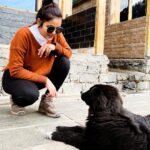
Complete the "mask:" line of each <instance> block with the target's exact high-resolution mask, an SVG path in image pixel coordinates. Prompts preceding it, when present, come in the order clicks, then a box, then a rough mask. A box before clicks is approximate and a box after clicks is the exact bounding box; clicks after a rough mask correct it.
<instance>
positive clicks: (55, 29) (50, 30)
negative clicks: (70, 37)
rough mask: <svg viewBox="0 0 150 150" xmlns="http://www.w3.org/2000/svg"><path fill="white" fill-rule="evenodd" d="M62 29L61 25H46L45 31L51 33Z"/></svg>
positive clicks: (59, 31) (57, 32)
mask: <svg viewBox="0 0 150 150" xmlns="http://www.w3.org/2000/svg"><path fill="white" fill-rule="evenodd" d="M63 30H64V29H63V28H62V27H54V26H49V27H47V33H53V32H54V31H56V34H59V33H61V32H62V31H63Z"/></svg>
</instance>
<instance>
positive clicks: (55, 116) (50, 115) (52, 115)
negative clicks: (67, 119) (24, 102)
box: [38, 109, 60, 118]
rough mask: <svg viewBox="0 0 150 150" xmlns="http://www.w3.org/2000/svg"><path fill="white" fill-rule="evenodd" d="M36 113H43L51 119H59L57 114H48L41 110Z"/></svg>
mask: <svg viewBox="0 0 150 150" xmlns="http://www.w3.org/2000/svg"><path fill="white" fill-rule="evenodd" d="M38 112H40V113H43V114H45V115H46V116H48V117H51V118H60V115H59V114H50V113H47V112H45V111H44V110H43V109H39V110H38Z"/></svg>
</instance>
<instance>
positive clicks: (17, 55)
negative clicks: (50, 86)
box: [9, 29, 47, 83]
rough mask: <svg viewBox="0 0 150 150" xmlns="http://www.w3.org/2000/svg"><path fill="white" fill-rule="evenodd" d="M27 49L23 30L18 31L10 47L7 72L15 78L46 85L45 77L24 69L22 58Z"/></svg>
mask: <svg viewBox="0 0 150 150" xmlns="http://www.w3.org/2000/svg"><path fill="white" fill-rule="evenodd" d="M27 49H28V40H27V36H26V33H25V32H24V30H21V29H20V30H19V31H18V32H17V33H16V35H15V36H14V38H13V40H12V42H11V46H10V57H9V71H10V75H11V76H12V77H15V78H20V79H27V80H31V81H34V82H39V83H46V79H47V77H45V76H43V75H39V74H37V73H34V72H32V71H29V70H27V69H25V68H24V58H25V55H26V52H27Z"/></svg>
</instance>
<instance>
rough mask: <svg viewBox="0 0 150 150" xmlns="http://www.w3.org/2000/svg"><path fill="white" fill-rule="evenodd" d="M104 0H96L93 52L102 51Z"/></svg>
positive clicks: (101, 52) (98, 52)
mask: <svg viewBox="0 0 150 150" xmlns="http://www.w3.org/2000/svg"><path fill="white" fill-rule="evenodd" d="M105 11H106V1H105V0H96V28H95V29H96V30H95V54H100V55H102V54H103V53H104V36H105Z"/></svg>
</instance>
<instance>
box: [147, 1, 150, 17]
mask: <svg viewBox="0 0 150 150" xmlns="http://www.w3.org/2000/svg"><path fill="white" fill-rule="evenodd" d="M147 16H150V0H147Z"/></svg>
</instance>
